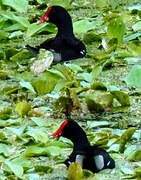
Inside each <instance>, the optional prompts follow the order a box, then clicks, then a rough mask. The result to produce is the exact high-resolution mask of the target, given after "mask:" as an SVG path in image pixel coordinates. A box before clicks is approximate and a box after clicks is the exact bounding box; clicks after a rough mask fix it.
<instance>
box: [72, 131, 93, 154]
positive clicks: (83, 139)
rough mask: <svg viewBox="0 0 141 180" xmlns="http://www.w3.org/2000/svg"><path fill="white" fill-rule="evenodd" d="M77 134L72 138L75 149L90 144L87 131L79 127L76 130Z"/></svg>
mask: <svg viewBox="0 0 141 180" xmlns="http://www.w3.org/2000/svg"><path fill="white" fill-rule="evenodd" d="M75 134H76V135H75V136H73V138H71V141H72V142H73V144H74V148H73V150H74V151H81V150H83V149H84V148H85V147H88V146H90V143H89V141H88V138H87V136H86V133H85V132H84V131H83V129H79V130H78V131H77V132H75Z"/></svg>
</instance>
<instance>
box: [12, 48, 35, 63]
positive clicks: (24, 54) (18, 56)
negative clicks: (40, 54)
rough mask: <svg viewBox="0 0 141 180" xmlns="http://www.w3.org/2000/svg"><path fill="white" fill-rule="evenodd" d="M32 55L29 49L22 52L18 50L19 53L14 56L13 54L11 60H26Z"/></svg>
mask: <svg viewBox="0 0 141 180" xmlns="http://www.w3.org/2000/svg"><path fill="white" fill-rule="evenodd" d="M31 57H32V53H31V52H30V51H28V50H27V49H23V50H21V51H20V52H18V53H17V54H15V55H14V56H12V57H11V58H10V60H12V61H17V60H18V61H20V60H25V59H29V58H31Z"/></svg>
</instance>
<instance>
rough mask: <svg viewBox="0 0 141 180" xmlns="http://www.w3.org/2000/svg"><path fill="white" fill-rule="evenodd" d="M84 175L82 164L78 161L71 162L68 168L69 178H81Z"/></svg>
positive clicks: (71, 179)
mask: <svg viewBox="0 0 141 180" xmlns="http://www.w3.org/2000/svg"><path fill="white" fill-rule="evenodd" d="M82 175H83V171H82V168H81V166H80V165H79V164H78V163H76V162H73V163H71V165H70V166H69V170H68V180H81V178H82Z"/></svg>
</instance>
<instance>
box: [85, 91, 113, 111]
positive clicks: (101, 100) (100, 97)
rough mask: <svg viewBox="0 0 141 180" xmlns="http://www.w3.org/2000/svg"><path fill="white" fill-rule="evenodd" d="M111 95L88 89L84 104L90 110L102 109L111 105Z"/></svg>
mask: <svg viewBox="0 0 141 180" xmlns="http://www.w3.org/2000/svg"><path fill="white" fill-rule="evenodd" d="M112 102H113V96H112V95H111V94H110V93H109V92H102V91H90V94H88V93H87V96H86V104H87V106H88V109H89V110H90V111H103V110H104V109H105V108H107V107H109V106H111V105H112Z"/></svg>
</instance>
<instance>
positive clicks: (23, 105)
mask: <svg viewBox="0 0 141 180" xmlns="http://www.w3.org/2000/svg"><path fill="white" fill-rule="evenodd" d="M15 110H16V111H17V112H18V114H19V115H20V116H24V115H27V114H28V112H29V111H30V110H31V105H30V104H29V103H28V102H26V101H23V102H19V103H17V105H16V109H15Z"/></svg>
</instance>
